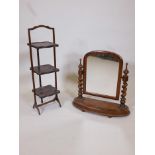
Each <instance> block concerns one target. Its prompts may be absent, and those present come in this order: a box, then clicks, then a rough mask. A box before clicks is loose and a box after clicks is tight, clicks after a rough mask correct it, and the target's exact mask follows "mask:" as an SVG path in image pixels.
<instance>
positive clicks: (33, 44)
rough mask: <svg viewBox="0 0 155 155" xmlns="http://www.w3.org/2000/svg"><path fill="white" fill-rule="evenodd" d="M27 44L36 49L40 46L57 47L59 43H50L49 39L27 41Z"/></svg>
mask: <svg viewBox="0 0 155 155" xmlns="http://www.w3.org/2000/svg"><path fill="white" fill-rule="evenodd" d="M27 45H29V46H31V47H34V48H36V49H41V48H50V47H54V46H55V47H58V46H59V45H58V44H56V43H52V42H49V41H43V42H32V43H31V44H30V43H28V44H27Z"/></svg>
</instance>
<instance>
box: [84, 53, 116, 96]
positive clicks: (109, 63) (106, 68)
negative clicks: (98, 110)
mask: <svg viewBox="0 0 155 155" xmlns="http://www.w3.org/2000/svg"><path fill="white" fill-rule="evenodd" d="M118 70H119V62H117V61H115V60H113V59H112V58H110V57H104V56H103V55H102V56H92V55H91V56H88V57H87V71H86V91H87V92H90V93H94V94H101V95H108V96H116V90H117V81H118Z"/></svg>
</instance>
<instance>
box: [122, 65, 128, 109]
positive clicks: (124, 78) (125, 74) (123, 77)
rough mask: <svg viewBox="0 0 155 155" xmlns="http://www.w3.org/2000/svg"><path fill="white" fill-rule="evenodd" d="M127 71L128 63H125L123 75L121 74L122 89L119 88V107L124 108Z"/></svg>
mask: <svg viewBox="0 0 155 155" xmlns="http://www.w3.org/2000/svg"><path fill="white" fill-rule="evenodd" d="M128 73H129V70H128V63H126V68H125V70H124V71H123V76H122V81H123V85H122V90H121V100H120V103H121V105H120V106H121V107H123V108H125V107H126V106H125V103H126V94H127V86H128V84H127V82H128Z"/></svg>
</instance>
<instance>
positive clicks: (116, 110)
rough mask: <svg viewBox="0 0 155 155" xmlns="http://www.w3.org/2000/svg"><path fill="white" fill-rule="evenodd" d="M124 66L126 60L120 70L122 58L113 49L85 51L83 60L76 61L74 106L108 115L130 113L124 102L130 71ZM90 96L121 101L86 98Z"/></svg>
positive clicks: (114, 115)
mask: <svg viewBox="0 0 155 155" xmlns="http://www.w3.org/2000/svg"><path fill="white" fill-rule="evenodd" d="M127 66H128V64H127V63H126V68H125V69H124V71H123V59H122V57H121V56H120V55H118V54H116V53H114V52H110V51H91V52H88V53H86V54H85V56H84V58H83V63H82V61H81V60H80V64H79V71H78V97H76V98H75V99H74V100H73V104H74V106H76V107H77V108H79V109H80V110H82V111H88V112H95V113H98V114H101V115H105V116H108V117H119V116H127V115H129V113H130V111H129V108H128V106H127V105H125V103H126V94H127V85H128V84H127V81H128V73H129V71H128V69H127ZM121 84H122V88H121ZM120 93H121V95H120ZM86 95H87V96H86ZM89 95H91V96H96V97H102V98H106V99H112V100H120V104H119V103H115V102H111V101H110V102H109V101H103V100H97V99H93V98H92V97H91V98H89V97H88V96H89ZM120 96H121V98H120Z"/></svg>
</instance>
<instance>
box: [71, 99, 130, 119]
mask: <svg viewBox="0 0 155 155" xmlns="http://www.w3.org/2000/svg"><path fill="white" fill-rule="evenodd" d="M73 104H74V106H76V107H77V108H79V109H80V110H82V111H87V112H93V113H97V114H100V115H104V116H108V117H121V116H127V115H129V114H130V111H129V108H128V106H126V105H125V107H122V106H121V105H120V104H117V103H113V102H107V101H101V100H96V99H91V98H86V97H76V98H75V99H74V101H73Z"/></svg>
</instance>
